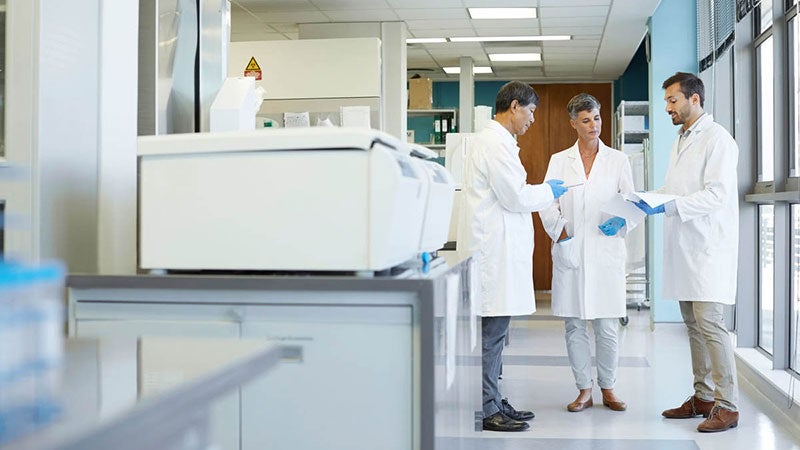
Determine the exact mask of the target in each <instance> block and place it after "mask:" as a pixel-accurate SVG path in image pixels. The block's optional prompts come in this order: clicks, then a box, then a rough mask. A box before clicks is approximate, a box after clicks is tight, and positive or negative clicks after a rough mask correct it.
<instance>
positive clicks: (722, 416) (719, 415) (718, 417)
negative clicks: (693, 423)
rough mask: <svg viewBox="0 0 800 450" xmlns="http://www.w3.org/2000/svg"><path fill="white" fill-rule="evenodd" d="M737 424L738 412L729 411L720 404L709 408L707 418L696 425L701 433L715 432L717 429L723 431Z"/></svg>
mask: <svg viewBox="0 0 800 450" xmlns="http://www.w3.org/2000/svg"><path fill="white" fill-rule="evenodd" d="M737 426H739V413H738V412H736V411H731V410H730V409H727V408H723V407H721V406H715V407H714V409H712V410H711V414H710V415H709V416H708V419H706V420H704V421H703V423H701V424H700V425H698V426H697V431H700V432H703V433H716V432H717V431H725V430H727V429H729V428H736V427H737Z"/></svg>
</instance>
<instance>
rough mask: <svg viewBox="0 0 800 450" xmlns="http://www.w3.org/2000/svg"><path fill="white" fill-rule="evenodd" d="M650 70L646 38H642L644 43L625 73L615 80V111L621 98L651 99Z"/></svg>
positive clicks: (629, 99) (630, 99)
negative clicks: (648, 82) (648, 83)
mask: <svg viewBox="0 0 800 450" xmlns="http://www.w3.org/2000/svg"><path fill="white" fill-rule="evenodd" d="M648 70H649V68H648V65H647V54H646V52H645V40H644V39H642V43H641V44H639V49H638V50H636V53H635V54H634V55H633V58H631V62H630V63H629V64H628V68H627V69H625V73H623V74H622V76H621V77H619V79H617V80H616V81H614V111H616V109H617V105H619V102H620V100H628V101H639V100H642V101H647V100H648V99H649V95H650V92H649V91H648V86H647V79H648Z"/></svg>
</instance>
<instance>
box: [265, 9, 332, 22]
mask: <svg viewBox="0 0 800 450" xmlns="http://www.w3.org/2000/svg"><path fill="white" fill-rule="evenodd" d="M256 17H258V18H259V19H260V20H262V21H264V22H267V23H272V22H290V23H312V22H330V19H328V17H327V16H326V15H325V14H322V13H321V12H319V11H297V12H267V13H256Z"/></svg>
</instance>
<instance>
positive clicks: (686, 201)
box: [637, 72, 739, 432]
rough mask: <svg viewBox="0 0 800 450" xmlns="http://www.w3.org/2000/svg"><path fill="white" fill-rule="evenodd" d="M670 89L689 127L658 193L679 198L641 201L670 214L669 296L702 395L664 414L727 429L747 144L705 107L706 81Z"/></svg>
mask: <svg viewBox="0 0 800 450" xmlns="http://www.w3.org/2000/svg"><path fill="white" fill-rule="evenodd" d="M662 88H663V89H665V93H664V100H665V101H666V102H667V107H666V111H667V113H668V114H669V115H670V116H671V117H672V123H673V124H675V125H682V127H681V129H680V130H679V132H678V138H677V139H676V140H675V144H674V145H673V146H672V152H671V153H670V158H669V167H668V169H667V175H666V177H665V179H664V186H663V187H662V188H661V189H659V190H658V192H660V193H664V194H673V195H677V196H678V197H677V198H676V199H675V200H673V201H670V202H668V203H666V204H665V205H661V206H659V207H656V208H651V207H649V206H648V205H647V204H646V203H644V202H639V203H637V206H639V207H640V208H641V209H642V210H643V211H644V212H645V213H647V214H648V215H651V214H660V213H665V215H666V217H665V218H664V275H663V276H664V297H666V298H672V299H675V300H678V301H679V302H680V309H681V315H682V316H683V321H684V323H685V324H686V328H687V332H688V335H689V348H690V349H691V352H692V372H693V373H694V394H693V395H692V396H691V397H689V399H688V400H686V401H685V402H684V403H683V404H682V405H681V406H679V407H677V408H673V409H668V410H666V411H664V412H663V413H662V415H663V416H664V417H666V418H669V419H688V418H692V417H697V416H703V417H706V420H705V421H703V422H702V423H701V424H700V425H699V426H698V427H697V430H698V431H701V432H716V431H725V430H727V429H730V428H734V427H736V426H737V425H738V423H739V412H738V411H737V407H736V404H737V402H738V397H739V391H738V386H737V381H736V364H735V362H734V356H733V345H732V343H731V339H730V336H729V335H728V330H727V328H726V327H725V321H724V318H723V307H724V306H725V305H733V304H734V302H735V297H736V269H737V257H738V244H739V199H738V190H737V174H736V165H737V162H738V158H739V148H738V146H737V145H736V142H735V141H734V140H733V138H732V137H731V135H730V134H729V133H728V132H727V131H726V130H725V129H724V128H723V127H722V126H720V125H719V124H717V123H715V122H714V118H713V117H711V115H710V114H707V113H706V112H704V111H703V100H704V91H705V89H704V87H703V81H702V80H700V79H699V78H698V77H696V76H695V75H693V74H690V73H684V72H678V73H676V74H675V75H673V76H671V77H669V78H668V79H667V80H666V81H664V83H663V85H662Z"/></svg>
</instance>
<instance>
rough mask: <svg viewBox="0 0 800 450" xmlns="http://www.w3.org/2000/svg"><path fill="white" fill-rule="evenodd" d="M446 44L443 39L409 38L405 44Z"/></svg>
mask: <svg viewBox="0 0 800 450" xmlns="http://www.w3.org/2000/svg"><path fill="white" fill-rule="evenodd" d="M444 42H447V39H445V38H409V39H406V44H441V43H444Z"/></svg>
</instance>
